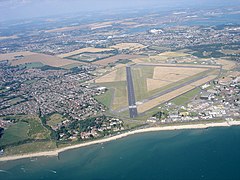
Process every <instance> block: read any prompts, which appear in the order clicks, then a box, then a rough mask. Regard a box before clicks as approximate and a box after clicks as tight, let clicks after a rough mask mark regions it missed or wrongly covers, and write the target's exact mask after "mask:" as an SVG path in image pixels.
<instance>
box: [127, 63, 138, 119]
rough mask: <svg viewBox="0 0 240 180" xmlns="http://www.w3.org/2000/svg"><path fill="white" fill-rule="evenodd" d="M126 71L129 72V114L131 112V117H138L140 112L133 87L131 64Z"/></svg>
mask: <svg viewBox="0 0 240 180" xmlns="http://www.w3.org/2000/svg"><path fill="white" fill-rule="evenodd" d="M126 72H127V89H128V105H129V114H130V118H134V117H137V115H138V112H137V106H136V99H135V92H134V87H133V80H132V71H131V67H130V66H127V67H126Z"/></svg>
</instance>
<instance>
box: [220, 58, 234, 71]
mask: <svg viewBox="0 0 240 180" xmlns="http://www.w3.org/2000/svg"><path fill="white" fill-rule="evenodd" d="M216 62H217V63H218V64H221V65H222V68H223V69H224V70H231V69H233V68H234V67H235V66H236V63H235V62H234V61H229V60H224V59H218V60H217V61H216Z"/></svg>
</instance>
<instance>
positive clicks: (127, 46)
mask: <svg viewBox="0 0 240 180" xmlns="http://www.w3.org/2000/svg"><path fill="white" fill-rule="evenodd" d="M145 47H146V46H144V45H142V44H139V43H120V44H116V45H114V46H111V48H112V49H118V50H120V51H123V50H129V51H137V50H140V49H143V48H145Z"/></svg>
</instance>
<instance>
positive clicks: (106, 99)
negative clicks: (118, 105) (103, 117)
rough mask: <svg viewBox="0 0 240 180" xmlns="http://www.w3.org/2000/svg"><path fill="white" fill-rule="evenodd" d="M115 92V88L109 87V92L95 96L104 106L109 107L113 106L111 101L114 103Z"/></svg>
mask: <svg viewBox="0 0 240 180" xmlns="http://www.w3.org/2000/svg"><path fill="white" fill-rule="evenodd" d="M113 94H114V89H112V88H111V89H108V90H107V92H105V93H104V94H101V95H99V96H95V97H94V98H95V99H96V100H97V101H98V102H100V103H102V104H103V105H104V106H106V107H107V108H109V109H110V108H111V103H112V98H113Z"/></svg>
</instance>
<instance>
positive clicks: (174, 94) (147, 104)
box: [138, 75, 217, 113]
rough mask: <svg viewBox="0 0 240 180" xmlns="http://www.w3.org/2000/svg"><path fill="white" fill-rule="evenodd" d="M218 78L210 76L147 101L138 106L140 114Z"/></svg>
mask: <svg viewBox="0 0 240 180" xmlns="http://www.w3.org/2000/svg"><path fill="white" fill-rule="evenodd" d="M216 77H217V75H210V76H207V77H205V78H203V79H200V80H198V81H195V82H193V83H190V84H188V85H186V86H184V87H181V88H179V89H177V90H174V91H172V92H169V93H167V94H165V95H162V96H159V97H158V98H155V99H152V100H149V101H146V102H144V103H142V104H140V105H138V112H139V113H143V112H145V111H148V110H150V109H152V108H154V107H155V106H157V105H159V104H161V103H164V102H167V101H169V100H171V99H173V98H175V97H177V96H179V95H181V94H184V93H186V92H188V91H190V90H192V89H194V88H195V87H198V86H200V85H202V84H205V83H207V82H209V81H211V80H213V79H215V78H216Z"/></svg>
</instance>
